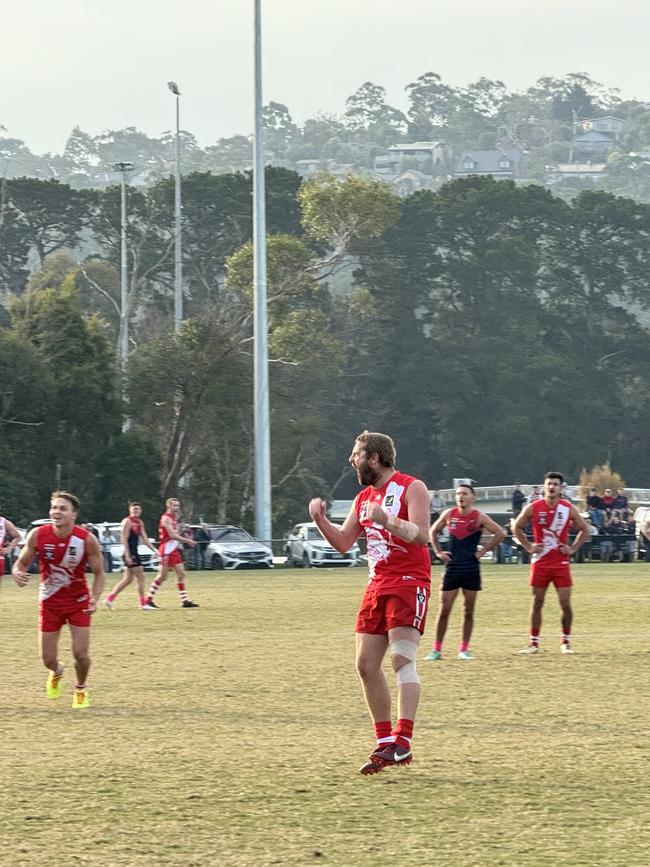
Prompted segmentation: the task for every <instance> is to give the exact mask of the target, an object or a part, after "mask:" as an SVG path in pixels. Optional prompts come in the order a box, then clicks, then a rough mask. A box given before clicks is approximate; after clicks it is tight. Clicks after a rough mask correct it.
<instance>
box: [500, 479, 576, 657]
mask: <svg viewBox="0 0 650 867" xmlns="http://www.w3.org/2000/svg"><path fill="white" fill-rule="evenodd" d="M563 481H564V478H563V476H562V475H561V474H560V473H555V472H548V473H546V476H545V477H544V496H543V497H542V499H541V500H535V502H534V503H530V504H529V505H528V506H526V508H525V509H524V510H523V511H522V512H520V513H519V515H518V516H517V520H516V521H515V523H514V525H513V534H514V536H515V537H516V538H517V539H518V541H519V544H520V545H521V546H522V548H525V550H526V551H528V553H529V554H530V555H531V559H530V586H531V587H532V591H533V605H532V610H531V624H530V643H529V645H528V647H526V648H525V649H524V650H520V651H519V652H520V653H538V652H539V633H540V630H541V628H542V608H543V606H544V597H545V596H546V591H547V589H548V586H549V584H551V583H552V584H554V585H555V590H556V591H557V597H558V600H559V603H560V608H561V610H562V644H561V646H560V649H561V651H562V653H573V649H572V647H571V622H572V620H573V612H572V610H571V587H572V584H573V582H572V580H571V569H570V560H571V556H572V554H575V552H576V551H577V550H579V548H580V546H581V545H582V543H583V542H585V541H586V540H587V539H588V538H589V526H588V524H587V522H586V521H585V520H584V518H582V517H581V516H580V512H578V510H577V509H576V507H575V506H574V505H573V503H570V502H569V501H568V500H562V499H561V498H560V494H561V490H562V482H563ZM528 522H530V523H531V524H532V527H533V544H532V545H531V543H530V541H529V540H528V539H527V538H526V535H525V533H524V528H525V526H526V524H528ZM572 524H573V526H574V527H575V528H576V529H577V531H578V532H577V534H576V537H575V539H574V541H573V544H572V545H571V544H569V528H570V527H571V525H572Z"/></svg>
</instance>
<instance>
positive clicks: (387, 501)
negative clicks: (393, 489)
mask: <svg viewBox="0 0 650 867" xmlns="http://www.w3.org/2000/svg"><path fill="white" fill-rule="evenodd" d="M394 502H395V494H386V499H385V500H384V503H385V505H386V506H392V505H393V503H394Z"/></svg>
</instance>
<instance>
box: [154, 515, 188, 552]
mask: <svg viewBox="0 0 650 867" xmlns="http://www.w3.org/2000/svg"><path fill="white" fill-rule="evenodd" d="M162 525H163V527H165V529H166V530H167V533H168V534H169V538H170V539H176V541H177V542H182V543H183V545H189V546H190V548H196V542H195V541H194V539H190V538H189V536H181V534H180V533H178V532H177V531H176V530H175V529H174V526H173V524H172V522H171V521H170V520H169V518H163V519H162Z"/></svg>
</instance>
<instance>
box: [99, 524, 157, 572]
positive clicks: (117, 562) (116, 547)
mask: <svg viewBox="0 0 650 867" xmlns="http://www.w3.org/2000/svg"><path fill="white" fill-rule="evenodd" d="M121 526H122V525H121V524H109V523H108V522H105V521H103V522H102V523H100V524H91V525H89V529H92V528H94V529H95V530H96V531H97V533H96V535H97V537H98V538H97V541H98V542H99V547H100V548H101V550H102V553H105V548H106V547H107V548H108V549H109V550H110V553H111V560H110V562H111V571H112V572H121V571H122V569H124V545H122V541H121V539H122V537H121V533H120V530H121ZM106 529H108V533H106ZM109 534H110V536H109ZM109 539H110V541H109ZM153 544H154V545H155V542H154V543H153ZM138 554H139V556H140V562H141V563H142V565H143V566H144V568H145V570H146V571H151V572H155V571H156V569H157V568H158V567H159V566H160V556H159V555H158V554H154V553H153V551H152V550H151V548H149V547H148V546H147V545H145V544H144V543H143V542H138ZM106 559H107V558H106V557H104V560H105V561H106Z"/></svg>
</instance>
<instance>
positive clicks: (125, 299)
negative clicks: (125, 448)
mask: <svg viewBox="0 0 650 867" xmlns="http://www.w3.org/2000/svg"><path fill="white" fill-rule="evenodd" d="M111 168H112V169H113V171H114V172H118V173H119V174H120V176H121V198H120V205H121V207H120V366H121V369H122V396H123V398H124V401H125V403H126V400H127V389H126V377H127V373H128V367H129V273H128V266H127V249H126V179H127V175H128V174H129V173H130V172H132V171H133V169H134V168H135V166H134V165H133V163H113V165H112V166H111ZM130 427H131V418H130V416H129V414H128V412H127V414H126V416H125V417H124V421H123V423H122V431H127V430H129V428H130Z"/></svg>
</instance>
